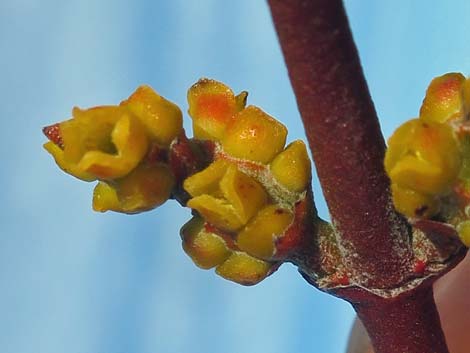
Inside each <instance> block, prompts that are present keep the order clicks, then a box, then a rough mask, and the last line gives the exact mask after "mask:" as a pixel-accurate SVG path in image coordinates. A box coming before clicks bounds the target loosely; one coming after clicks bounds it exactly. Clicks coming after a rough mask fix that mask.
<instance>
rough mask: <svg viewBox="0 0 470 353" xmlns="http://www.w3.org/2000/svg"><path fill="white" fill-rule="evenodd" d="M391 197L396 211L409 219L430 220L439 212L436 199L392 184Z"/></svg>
mask: <svg viewBox="0 0 470 353" xmlns="http://www.w3.org/2000/svg"><path fill="white" fill-rule="evenodd" d="M392 197H393V203H394V204H395V207H396V209H397V211H398V212H400V213H402V214H404V215H405V216H407V217H410V218H416V217H417V218H430V217H432V216H434V215H435V214H436V213H437V212H438V211H439V200H438V198H437V197H435V196H431V195H426V194H422V193H420V192H418V191H415V190H411V189H407V188H403V187H400V186H399V185H397V184H392Z"/></svg>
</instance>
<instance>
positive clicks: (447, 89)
mask: <svg viewBox="0 0 470 353" xmlns="http://www.w3.org/2000/svg"><path fill="white" fill-rule="evenodd" d="M464 82H465V77H464V76H463V75H462V74H460V73H455V72H452V73H448V74H445V75H442V76H439V77H436V78H435V79H433V80H432V81H431V84H430V85H429V87H428V89H427V91H426V97H425V98H424V101H423V105H422V106H421V110H420V112H419V115H420V118H421V119H422V120H423V121H426V122H435V123H444V122H446V121H448V120H451V119H455V118H460V117H461V116H462V94H463V92H462V85H463V83H464Z"/></svg>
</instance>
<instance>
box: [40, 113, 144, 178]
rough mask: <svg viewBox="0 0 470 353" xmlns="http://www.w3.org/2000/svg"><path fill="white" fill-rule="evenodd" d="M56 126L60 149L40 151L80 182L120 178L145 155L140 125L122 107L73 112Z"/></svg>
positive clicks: (53, 148) (50, 146) (53, 147)
mask: <svg viewBox="0 0 470 353" xmlns="http://www.w3.org/2000/svg"><path fill="white" fill-rule="evenodd" d="M59 126H60V135H61V140H62V141H63V143H62V145H63V149H61V147H59V146H53V145H51V144H50V143H49V144H46V145H45V146H44V147H45V148H46V150H47V151H48V152H50V153H51V154H52V155H53V156H54V158H55V160H56V162H57V164H58V165H59V167H60V168H62V169H63V170H64V171H66V172H67V173H69V174H72V175H73V176H75V177H77V178H79V179H82V180H87V181H91V180H95V179H106V180H109V179H115V178H120V177H123V176H125V175H126V174H128V173H129V172H130V171H131V170H132V169H133V168H135V167H136V166H137V165H138V164H139V162H140V161H141V159H142V158H143V157H144V155H145V153H146V152H147V146H148V141H147V137H146V134H145V131H144V129H143V127H142V125H141V123H140V122H139V121H138V119H137V118H135V117H134V116H132V115H131V114H130V113H129V112H128V111H127V110H126V109H124V108H122V107H115V106H102V107H95V108H91V109H87V110H81V109H78V108H74V109H73V119H70V120H67V121H64V122H62V123H60V124H59Z"/></svg>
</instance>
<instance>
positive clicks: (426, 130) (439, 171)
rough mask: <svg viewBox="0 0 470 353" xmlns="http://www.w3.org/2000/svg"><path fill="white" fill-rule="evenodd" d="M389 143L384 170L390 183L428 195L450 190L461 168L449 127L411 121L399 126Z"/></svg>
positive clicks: (455, 144) (453, 137)
mask: <svg viewBox="0 0 470 353" xmlns="http://www.w3.org/2000/svg"><path fill="white" fill-rule="evenodd" d="M388 143H389V147H388V150H387V154H386V156H385V169H386V171H387V173H388V175H389V176H390V179H391V180H392V182H393V183H396V184H398V185H400V186H402V187H404V188H408V189H411V190H415V191H418V192H421V193H424V194H430V195H432V194H442V193H446V192H448V191H449V190H450V188H451V186H452V184H453V182H454V181H455V179H456V177H457V174H458V172H459V169H460V165H461V157H460V152H459V147H458V143H457V140H456V138H455V136H454V133H453V131H452V128H451V127H450V126H448V125H446V124H437V123H424V122H422V121H421V120H418V119H414V120H411V121H408V122H407V123H405V124H403V125H402V126H400V127H399V128H398V129H397V130H396V131H395V132H394V134H393V135H392V136H391V137H390V139H389V140H388Z"/></svg>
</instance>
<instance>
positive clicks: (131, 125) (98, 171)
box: [44, 86, 182, 213]
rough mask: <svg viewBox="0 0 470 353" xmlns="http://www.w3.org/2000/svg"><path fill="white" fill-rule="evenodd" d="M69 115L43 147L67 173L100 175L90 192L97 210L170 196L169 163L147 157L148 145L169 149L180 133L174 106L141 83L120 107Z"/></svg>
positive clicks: (136, 206)
mask: <svg viewBox="0 0 470 353" xmlns="http://www.w3.org/2000/svg"><path fill="white" fill-rule="evenodd" d="M72 115H73V116H72V118H71V119H70V120H67V121H64V122H61V123H59V124H56V125H55V126H54V128H55V131H54V133H55V134H56V135H57V136H56V137H57V139H51V141H50V142H48V143H46V144H45V145H44V147H45V149H46V150H47V151H48V152H49V153H51V154H52V156H53V157H54V159H55V161H56V163H57V164H58V165H59V167H60V168H61V169H63V170H64V171H65V172H67V173H69V174H71V175H73V176H75V177H77V178H79V179H82V180H85V181H93V180H101V182H100V183H98V185H97V186H96V188H95V191H94V197H93V208H94V209H95V210H96V211H100V212H104V211H107V210H113V211H116V212H124V213H136V212H141V211H144V210H149V209H152V208H154V207H157V206H159V205H161V204H162V203H163V202H165V201H166V200H167V199H168V198H169V197H170V194H171V191H172V189H173V187H174V177H173V175H172V173H171V171H170V168H169V166H168V165H165V164H164V163H161V162H158V161H153V162H152V163H150V162H149V161H147V160H146V158H145V157H146V155H147V154H148V153H149V150H150V149H151V148H150V147H152V146H153V147H155V146H158V149H160V150H163V151H165V150H168V148H169V145H170V143H171V142H172V141H173V140H174V139H175V138H176V137H177V136H178V135H179V134H180V133H181V132H182V114H181V111H180V110H179V108H178V107H177V106H176V105H174V104H173V103H171V102H169V101H168V100H166V99H164V98H163V97H161V96H159V95H158V94H157V93H156V92H155V91H153V90H152V89H151V88H150V87H149V86H141V87H139V88H138V89H137V90H136V91H135V92H134V93H133V94H132V95H131V96H130V97H129V99H127V100H126V101H124V102H122V103H121V104H120V105H119V106H99V107H94V108H90V109H79V108H74V109H73V112H72ZM58 141H60V143H58Z"/></svg>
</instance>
